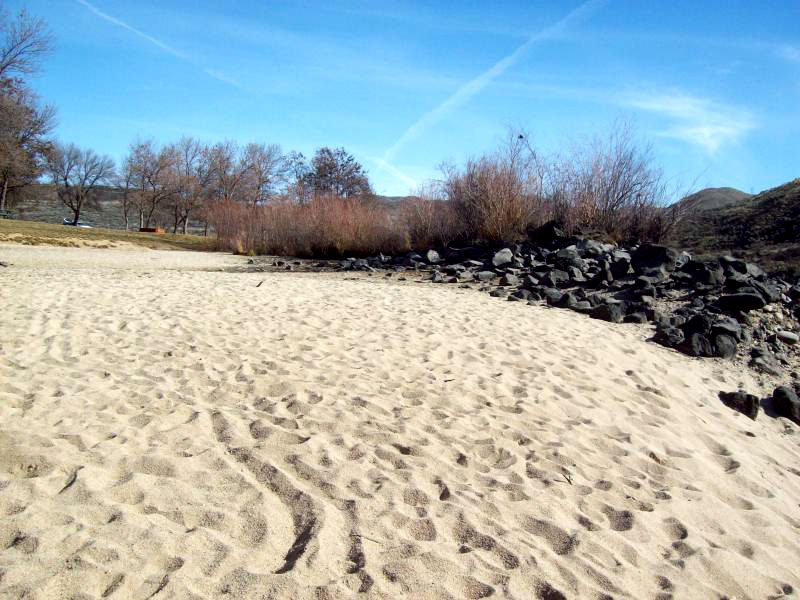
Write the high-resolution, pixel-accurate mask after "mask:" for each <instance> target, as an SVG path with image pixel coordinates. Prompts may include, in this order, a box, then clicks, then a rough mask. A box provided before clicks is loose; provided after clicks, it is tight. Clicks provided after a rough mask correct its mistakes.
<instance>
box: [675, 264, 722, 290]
mask: <svg viewBox="0 0 800 600" xmlns="http://www.w3.org/2000/svg"><path fill="white" fill-rule="evenodd" d="M681 271H683V272H684V273H688V274H689V275H691V277H692V281H693V282H694V283H695V284H697V283H699V284H702V285H712V286H716V285H722V284H723V283H724V282H725V273H724V271H723V270H722V266H721V265H720V264H719V263H718V262H716V261H699V260H690V261H689V262H687V263H686V264H685V265H683V266H682V267H681Z"/></svg>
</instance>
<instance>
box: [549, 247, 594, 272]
mask: <svg viewBox="0 0 800 600" xmlns="http://www.w3.org/2000/svg"><path fill="white" fill-rule="evenodd" d="M554 264H555V265H556V266H557V267H558V268H559V269H561V270H562V271H566V270H568V269H569V267H575V268H577V269H579V270H583V269H585V268H586V263H585V262H584V261H583V259H582V258H581V255H580V254H579V253H578V250H577V249H576V248H575V247H569V248H563V249H562V250H559V251H558V252H556V255H555V259H554Z"/></svg>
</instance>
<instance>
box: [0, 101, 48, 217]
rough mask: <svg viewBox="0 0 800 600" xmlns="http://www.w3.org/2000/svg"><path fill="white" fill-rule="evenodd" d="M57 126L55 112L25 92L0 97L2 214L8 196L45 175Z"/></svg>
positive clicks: (0, 189) (0, 207)
mask: <svg viewBox="0 0 800 600" xmlns="http://www.w3.org/2000/svg"><path fill="white" fill-rule="evenodd" d="M54 125H55V109H54V108H53V107H51V106H39V105H38V103H37V101H36V97H35V96H34V95H33V94H32V93H30V92H28V91H27V90H25V89H24V88H21V89H18V90H14V91H13V92H11V93H8V94H0V210H5V209H6V205H7V199H8V195H9V193H12V192H16V191H18V190H20V189H22V188H24V187H25V186H28V185H30V184H31V183H33V182H35V181H36V180H37V179H38V177H39V176H40V175H41V174H42V173H43V172H44V166H45V162H46V158H47V155H48V153H49V152H50V150H51V148H52V145H53V144H52V142H51V141H50V139H48V137H47V136H49V134H50V133H51V132H52V130H53V127H54Z"/></svg>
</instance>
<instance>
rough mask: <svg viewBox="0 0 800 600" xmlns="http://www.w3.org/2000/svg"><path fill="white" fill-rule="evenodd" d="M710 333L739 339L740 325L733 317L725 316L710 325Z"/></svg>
mask: <svg viewBox="0 0 800 600" xmlns="http://www.w3.org/2000/svg"><path fill="white" fill-rule="evenodd" d="M711 333H713V334H715V335H719V334H722V335H729V336H731V337H733V338H734V339H736V340H741V339H742V326H741V325H739V322H738V321H736V320H735V319H730V318H728V317H725V318H723V319H722V320H720V321H717V322H716V323H714V324H713V325H712V326H711Z"/></svg>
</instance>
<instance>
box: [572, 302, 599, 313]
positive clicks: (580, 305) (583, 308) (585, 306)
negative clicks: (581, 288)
mask: <svg viewBox="0 0 800 600" xmlns="http://www.w3.org/2000/svg"><path fill="white" fill-rule="evenodd" d="M570 308H571V309H572V310H574V311H576V312H580V313H589V312H591V311H592V309H593V308H594V307H593V306H592V303H591V302H589V301H588V300H579V301H578V302H576V303H575V305H574V306H571V307H570Z"/></svg>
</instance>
